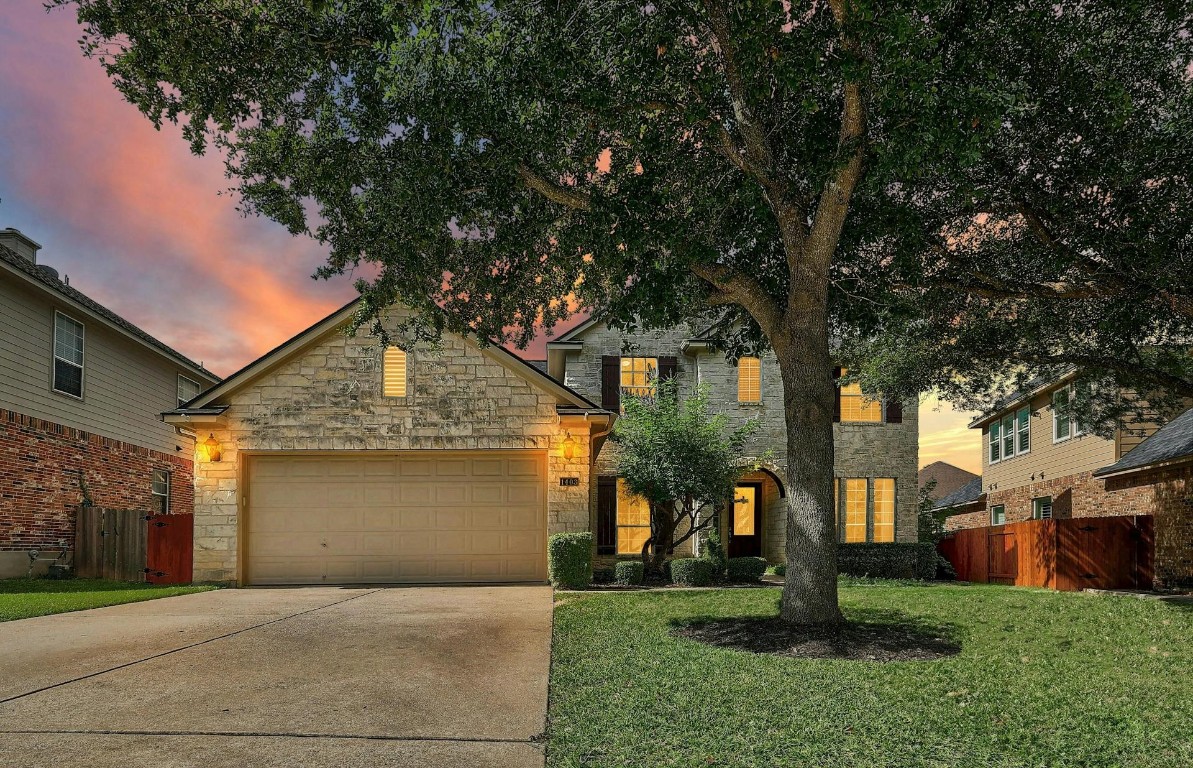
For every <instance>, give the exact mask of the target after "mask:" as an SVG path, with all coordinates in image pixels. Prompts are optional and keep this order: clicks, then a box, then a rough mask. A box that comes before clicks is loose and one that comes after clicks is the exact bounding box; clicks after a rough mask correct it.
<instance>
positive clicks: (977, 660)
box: [547, 583, 1193, 768]
mask: <svg viewBox="0 0 1193 768" xmlns="http://www.w3.org/2000/svg"><path fill="white" fill-rule="evenodd" d="M778 594H779V593H778V591H777V590H770V589H757V590H716V591H705V592H678V591H676V592H643V593H620V594H618V593H594V594H590V595H582V594H566V595H559V596H558V598H557V601H558V602H557V608H556V612H555V630H554V636H555V641H554V649H553V666H552V672H551V699H550V714H549V725H548V737H549V741H548V747H547V755H548V764H549V765H550V766H552V767H554V768H558V767H559V766H650V767H652V768H653V767H654V766H768V767H769V766H817V768H821V767H826V768H827V767H829V766H841V767H842V768H846V767H848V768H869V767H870V766H891V768H895V767H896V766H897V767H898V768H908V767H910V766H975V767H976V766H983V767H984V766H997V767H1000V768H1009V767H1010V766H1015V767H1016V768H1019V767H1022V768H1029V767H1030V768H1062V767H1064V766H1074V767H1076V766H1081V767H1082V768H1096V767H1099V766H1105V767H1106V768H1109V767H1110V766H1132V767H1134V766H1148V767H1154V768H1172V767H1174V766H1187V765H1193V610H1190V608H1189V607H1188V606H1183V607H1182V606H1174V605H1165V604H1161V603H1157V602H1154V601H1144V600H1136V599H1129V598H1115V597H1098V596H1094V595H1085V594H1072V593H1069V594H1062V593H1055V592H1046V591H1042V590H1026V589H1012V588H1008V587H997V586H955V585H939V586H937V585H929V586H907V585H882V584H873V583H870V584H863V583H854V584H849V585H844V586H843V589H842V593H841V602H842V605H843V608H844V610H845V612H846V614H847V615H849V616H853V617H855V618H862V617H864V618H866V619H867V620H875V619H876V618H878V617H881V616H884V615H885V616H890V615H891V613H890V612H899V613H902V614H903V615H904V616H905V617H910V618H914V619H918V620H920V621H923V622H928V623H930V624H933V625H938V626H943V627H945V628H947V629H948V631H949V632H951V633H952V637H953V638H954V639H955V640H957V641H959V642H960V644H961V646H962V650H961V652H960V654H959V655H956V656H952V657H950V658H946V659H942V660H937V661H928V662H895V663H888V664H878V663H874V662H847V661H813V660H804V659H792V658H782V657H776V656H762V655H756V654H750V653H745V652H741V651H734V650H728V649H720V648H713V647H709V646H706V645H702V644H699V643H696V642H694V641H690V640H681V639H677V638H674V637H672V636H671V635H670V634H669V630H670V629H671V628H672V626H674V622H680V623H682V622H687V621H690V620H692V619H695V618H698V617H708V618H712V617H732V616H773V615H775V614H776V613H777V611H778Z"/></svg>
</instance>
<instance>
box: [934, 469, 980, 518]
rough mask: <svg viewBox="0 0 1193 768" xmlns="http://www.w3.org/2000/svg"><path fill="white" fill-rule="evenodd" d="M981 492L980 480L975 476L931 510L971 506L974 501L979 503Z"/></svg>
mask: <svg viewBox="0 0 1193 768" xmlns="http://www.w3.org/2000/svg"><path fill="white" fill-rule="evenodd" d="M985 495H986V494H984V493H983V492H982V478H981V476H975V477H974V478H973V479H972V480H970V481H969V482H967V483H965V484H964V485H962V486H961V487H959V488H957V489H956V490H955V491H953V492H952V493H950V494H949V495H948V496H945V497H944V498H943V499H941V500H939V501H937V502H936V503H935V504H934V505H932V509H933V510H940V509H952V508H953V507H962V506H965V505H966V504H972V503H974V502H975V501H980V500H981V499H982V497H983V496H985Z"/></svg>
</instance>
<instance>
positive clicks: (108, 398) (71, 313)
mask: <svg viewBox="0 0 1193 768" xmlns="http://www.w3.org/2000/svg"><path fill="white" fill-rule="evenodd" d="M40 247H41V246H39V245H38V244H37V243H36V242H34V241H33V240H31V239H29V238H28V237H26V236H25V235H23V234H21V233H20V232H19V231H17V230H15V229H3V230H0V577H5V576H17V575H24V574H25V573H26V571H27V569H28V567H29V556H28V552H29V551H30V550H40V551H41V552H42V554H43V557H53V556H55V555H57V554H58V553H59V552H61V551H62V550H63V549H67V550H70V549H72V548H73V544H74V527H75V519H76V514H77V512H78V508H79V504H80V503H82V502H83V501H84V499H85V495H84V491H83V488H84V486H85V487H86V489H87V494H88V495H89V497H90V499H91V500H92V501H93V502H94V503H95V504H96V505H98V506H109V507H118V508H134V509H143V510H146V511H156V512H172V513H180V512H190V511H191V501H192V489H193V482H192V458H191V456H192V454H193V451H194V439H193V437H192V436H190V435H189V434H184V433H180V432H179V431H178V430H177V429H175V428H174V427H173V426H171V425H169V424H165V423H163V422H162V419H161V412H162V411H163V410H168V409H171V408H176V407H178V405H180V404H181V403H182V402H185V401H186V400H189V399H191V398H193V397H195V396H196V395H198V394H199V392H200V391H201V390H203V389H206V388H208V387H209V386H211V385H212V384H214V383H215V382H217V381H219V377H217V376H215V375H214V374H213V373H211V372H210V371H208V370H206V369H204V368H203V367H202V366H201V365H199V364H197V363H195V362H193V361H191V360H189V359H187V358H186V357H183V356H182V355H181V354H179V353H178V352H176V351H174V350H173V349H171V348H170V347H168V346H166V345H165V344H163V343H162V342H160V341H158V340H157V339H155V338H153V337H152V336H150V335H149V334H147V333H145V332H144V331H142V330H141V329H139V328H137V327H136V326H134V325H133V324H131V323H129V322H128V321H127V320H124V319H122V318H120V317H119V316H118V315H116V314H115V313H113V312H112V311H110V310H108V309H105V308H104V307H102V306H100V305H99V304H97V303H96V302H95V301H93V300H91V299H89V298H88V297H87V296H85V295H84V294H82V293H80V292H79V291H77V290H75V289H74V288H72V287H70V286H69V285H68V284H67V283H66V282H64V281H63V280H60V279H59V278H58V273H57V272H56V271H55V270H54V269H52V268H51V267H49V266H46V265H44V264H38V263H37V253H38V250H39V249H40ZM45 565H46V564H45V563H44V562H43V563H40V564H39V569H42V570H44V567H45Z"/></svg>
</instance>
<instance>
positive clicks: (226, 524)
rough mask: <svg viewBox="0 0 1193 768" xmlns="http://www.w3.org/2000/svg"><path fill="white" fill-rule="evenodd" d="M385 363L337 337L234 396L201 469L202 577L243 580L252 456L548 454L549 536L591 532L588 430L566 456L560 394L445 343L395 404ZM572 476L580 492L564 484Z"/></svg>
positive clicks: (370, 343)
mask: <svg viewBox="0 0 1193 768" xmlns="http://www.w3.org/2000/svg"><path fill="white" fill-rule="evenodd" d="M402 317H403V313H402V312H400V311H398V310H394V311H391V312H390V313H388V315H387V317H386V323H387V325H388V326H389V327H390V328H391V329H396V328H397V324H398V322H399V320H400V319H401V318H402ZM381 356H382V349H381V347H380V346H379V345H378V343H377V341H376V340H375V339H373V338H372V337H367V336H357V337H349V336H347V335H345V334H343V333H341V332H333V333H331V334H330V335H328V336H326V337H325V338H324V339H322V340H320V341H319V342H318V343H317V344H315V345H313V346H312V347H310V348H308V349H307V350H306V351H304V352H302V353H301V354H299V355H298V356H296V357H294V358H292V359H290V360H289V361H287V362H285V363H283V364H281V365H279V366H278V367H277V368H275V369H274V370H273V371H271V372H269V373H267V374H265V375H264V376H263V377H262V378H261V379H259V380H258V381H257V382H255V383H253V384H251V385H250V386H248V387H246V388H245V389H243V390H240V391H239V392H236V393H235V394H233V395H232V396H231V397H230V399H229V400H228V402H227V404H228V405H229V406H230V407H229V409H228V410H227V411H226V413H225V416H226V418H227V424H226V425H225V426H224V427H223V428H221V429H218V430H214V432H215V436H216V438H217V439H218V440H219V441H220V443H221V447H222V449H223V450H222V453H223V455H222V461H220V462H219V463H211V462H204V463H202V464H201V465H200V469H199V471H198V472H197V473H196V474H197V479H196V497H195V573H194V576H195V579H196V580H197V581H219V582H233V581H236V580H237V579H238V577H239V573H238V567H237V566H238V562H237V561H238V556H237V552H238V542H237V539H238V520H237V516H238V510H239V507H238V504H237V495H238V483H239V477H240V476H241V474H242V472H243V456H242V455H241V454H242V453H243V452H246V451H249V452H251V451H306V450H337V451H340V450H342V451H369V450H388V451H395V450H423V449H430V450H488V449H510V448H529V449H540V450H546V451H547V452H548V478H547V481H548V489H547V509H548V532H549V533H557V532H564V531H585V530H588V521H589V514H588V495H589V473H588V465H589V453H588V442H589V441H588V428H587V427H586V426H579V427H568V428H567V429H570V431H571V433H572V436H573V437H574V438H575V440H576V443H577V450H576V453H575V455H574V457H573V458H572V459H571V460H567V459H565V458H564V457H563V453H562V448H561V444H562V442H563V440H564V439H565V437H566V432H565V428H563V427H561V426H560V419H559V416H558V415H557V413H556V410H555V405H556V398H555V397H554V396H553V395H551V394H548V393H546V392H545V391H542V390H539V389H538V388H536V387H534V386H533V385H531V384H530V383H529V382H528V381H526V380H525V379H524V378H522V377H521V376H519V375H517V374H515V373H513V372H512V371H510V370H509V369H508V368H506V367H505V366H503V365H501V364H500V363H497V362H495V361H493V360H491V359H489V358H488V357H487V356H485V355H484V354H483V353H482V352H481V351H480V350H479V349H478V348H477V347H476V346H475V345H473V344H472V343H470V342H465V341H464V340H463V339H461V338H459V337H455V336H446V335H445V336H444V338H443V340H442V343H441V345H440V346H439V347H438V348H436V349H429V348H425V347H423V348H416V349H414V350H413V351H411V352H410V355H409V373H408V375H409V377H410V378H409V379H408V385H407V391H408V392H409V393H410V394H409V395H408V397H406V398H402V399H395V398H386V397H384V396H383V394H382V381H381ZM203 431H205V432H206V431H213V430H203ZM205 438H206V436H205V435H203V434H201V435H200V439H199V442H202V441H203V440H204V439H205ZM564 476H572V477H578V478H579V479H580V485H579V486H575V487H561V486H560V484H559V479H560V478H561V477H564Z"/></svg>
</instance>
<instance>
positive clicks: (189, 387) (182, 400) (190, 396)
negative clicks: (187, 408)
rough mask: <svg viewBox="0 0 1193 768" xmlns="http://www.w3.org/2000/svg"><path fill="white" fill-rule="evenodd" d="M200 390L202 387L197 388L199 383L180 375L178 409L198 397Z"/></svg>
mask: <svg viewBox="0 0 1193 768" xmlns="http://www.w3.org/2000/svg"><path fill="white" fill-rule="evenodd" d="M201 389H202V387H200V386H199V382H197V381H191V380H190V379H188V378H187V377H185V376H182V375H180V376H179V377H178V407H179V408H181V407H182V406H184V405H186V404H187V403H189V402H190V401H191V400H194V399H195V398H196V397H198V396H199V391H200V390H201Z"/></svg>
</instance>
